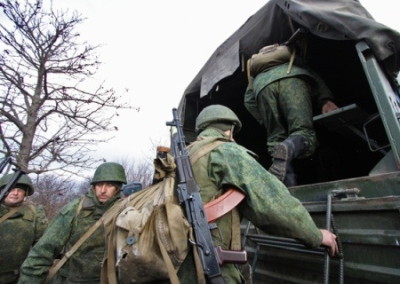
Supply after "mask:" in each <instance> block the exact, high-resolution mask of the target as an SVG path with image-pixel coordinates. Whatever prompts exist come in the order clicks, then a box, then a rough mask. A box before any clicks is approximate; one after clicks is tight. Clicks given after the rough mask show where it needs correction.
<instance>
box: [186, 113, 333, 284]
mask: <svg viewBox="0 0 400 284" xmlns="http://www.w3.org/2000/svg"><path fill="white" fill-rule="evenodd" d="M241 126H242V124H241V122H240V120H239V119H238V117H237V116H236V115H235V113H233V112H232V111H231V110H230V109H229V108H227V107H224V106H221V105H212V106H209V107H207V108H205V109H203V110H202V112H201V113H200V114H199V116H198V117H197V120H196V132H197V134H198V138H197V141H195V142H193V143H192V144H191V145H190V146H189V155H193V154H194V153H196V151H198V150H199V149H201V148H203V147H205V146H206V145H209V144H210V143H213V141H216V140H220V141H224V142H226V143H223V144H221V145H220V146H218V147H216V148H215V149H213V150H212V151H211V152H209V153H208V154H206V155H204V156H202V157H201V158H200V159H199V160H197V162H195V163H194V164H193V172H194V176H195V178H196V181H197V183H198V184H199V186H200V188H201V191H200V194H201V197H202V201H203V203H207V202H209V201H211V200H213V199H215V198H216V197H218V196H219V195H220V194H222V193H221V190H222V191H223V190H226V189H228V188H231V187H234V188H236V189H238V190H240V191H241V192H243V193H244V194H245V195H246V197H245V199H244V200H243V201H242V202H241V203H240V204H239V205H238V207H237V209H238V211H239V213H240V215H241V216H242V217H245V218H247V219H248V220H249V221H251V222H252V223H253V224H254V225H255V226H257V227H258V228H260V229H261V230H263V231H265V232H270V233H272V234H274V235H279V236H283V237H290V238H295V239H297V240H299V241H301V242H302V243H304V244H306V245H308V246H310V247H318V246H319V245H321V244H324V245H326V246H329V247H330V250H331V254H334V253H336V252H337V251H338V249H337V245H336V241H335V239H336V236H335V235H334V234H332V233H330V232H329V231H327V230H320V229H318V228H317V227H316V225H315V223H314V221H313V220H312V219H311V216H310V215H309V213H308V212H307V210H306V209H305V208H304V207H303V206H302V204H301V203H300V201H299V200H297V199H296V198H294V197H292V196H291V195H290V193H289V191H288V190H287V188H286V187H285V186H284V185H283V184H282V183H281V182H280V181H279V180H278V179H277V178H276V177H275V176H274V175H272V174H270V173H269V172H268V171H266V170H265V169H264V168H263V167H262V166H261V165H260V164H259V163H258V162H257V161H256V159H255V158H254V157H253V153H251V152H250V151H249V150H247V149H245V148H244V147H242V146H240V145H238V144H236V143H235V142H234V141H233V138H232V135H233V133H237V132H238V131H239V130H240V128H241ZM232 214H233V213H232V211H231V212H229V213H227V214H225V215H223V216H222V217H220V218H219V219H217V220H216V222H215V223H216V224H217V226H218V229H217V230H212V236H213V240H214V246H221V247H222V248H223V249H226V250H229V249H230V246H231V243H232V242H233V240H232V230H233V228H232V227H233V225H232V223H233V221H232V220H233V218H232ZM221 272H222V276H223V278H224V280H225V283H229V284H232V283H243V277H242V275H241V273H240V271H239V269H238V268H237V266H236V265H234V264H223V265H222V266H221ZM178 276H179V279H180V280H181V283H195V280H193V279H196V276H195V269H194V265H193V257H192V256H191V255H190V254H189V256H188V257H187V259H185V261H184V263H183V265H182V266H181V268H180V269H179V271H178Z"/></svg>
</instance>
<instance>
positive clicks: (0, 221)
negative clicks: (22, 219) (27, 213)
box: [0, 205, 24, 224]
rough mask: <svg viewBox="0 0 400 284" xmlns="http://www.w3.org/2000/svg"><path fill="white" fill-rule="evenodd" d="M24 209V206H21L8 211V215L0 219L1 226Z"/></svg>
mask: <svg viewBox="0 0 400 284" xmlns="http://www.w3.org/2000/svg"><path fill="white" fill-rule="evenodd" d="M22 207H24V206H22V205H21V206H20V207H16V208H12V209H11V210H10V211H8V213H7V214H6V215H4V216H3V217H1V219H0V224H1V223H3V222H4V221H5V220H7V219H8V218H10V217H11V216H12V215H14V214H15V213H17V212H19V211H20V210H21V209H22Z"/></svg>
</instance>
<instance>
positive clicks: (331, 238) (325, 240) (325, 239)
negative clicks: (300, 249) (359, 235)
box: [321, 229, 339, 256]
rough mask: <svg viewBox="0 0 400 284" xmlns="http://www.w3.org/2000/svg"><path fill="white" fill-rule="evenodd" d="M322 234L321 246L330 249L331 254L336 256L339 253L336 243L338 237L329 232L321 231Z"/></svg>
mask: <svg viewBox="0 0 400 284" xmlns="http://www.w3.org/2000/svg"><path fill="white" fill-rule="evenodd" d="M321 233H322V243H321V245H324V246H327V247H329V252H330V255H331V256H334V255H335V254H336V253H337V252H339V248H338V245H337V243H336V235H335V234H333V233H331V232H330V231H328V230H324V229H322V230H321Z"/></svg>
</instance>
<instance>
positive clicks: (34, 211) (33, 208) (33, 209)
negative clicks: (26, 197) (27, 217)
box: [27, 204, 37, 217]
mask: <svg viewBox="0 0 400 284" xmlns="http://www.w3.org/2000/svg"><path fill="white" fill-rule="evenodd" d="M27 206H28V208H29V209H30V210H31V211H32V212H33V215H34V216H35V217H36V215H37V213H36V208H35V206H33V205H32V204H27Z"/></svg>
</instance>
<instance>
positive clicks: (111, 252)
mask: <svg viewBox="0 0 400 284" xmlns="http://www.w3.org/2000/svg"><path fill="white" fill-rule="evenodd" d="M125 206H126V204H125ZM120 213H121V211H119V213H118V214H116V215H115V217H114V218H113V220H112V224H113V225H112V228H114V229H113V230H112V231H111V232H110V235H109V236H108V237H107V239H111V241H108V247H107V258H106V260H105V262H106V263H103V266H104V267H106V268H107V275H105V274H104V269H102V270H101V273H102V276H101V279H107V280H108V282H107V281H102V284H103V283H109V284H117V283H118V281H117V272H116V270H115V263H116V262H115V251H116V240H117V238H116V236H115V234H116V233H117V232H116V230H117V225H116V222H117V218H118V215H119V214H120Z"/></svg>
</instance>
